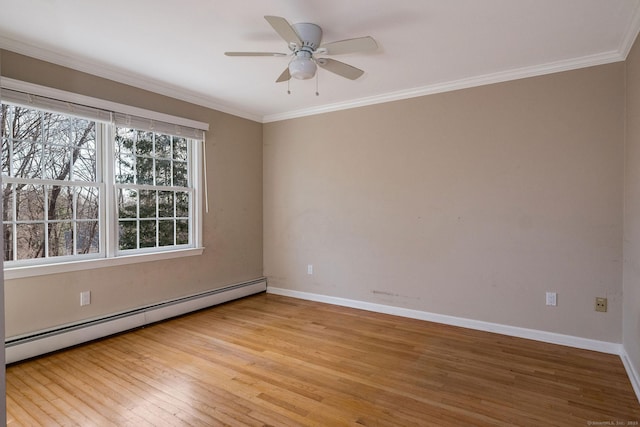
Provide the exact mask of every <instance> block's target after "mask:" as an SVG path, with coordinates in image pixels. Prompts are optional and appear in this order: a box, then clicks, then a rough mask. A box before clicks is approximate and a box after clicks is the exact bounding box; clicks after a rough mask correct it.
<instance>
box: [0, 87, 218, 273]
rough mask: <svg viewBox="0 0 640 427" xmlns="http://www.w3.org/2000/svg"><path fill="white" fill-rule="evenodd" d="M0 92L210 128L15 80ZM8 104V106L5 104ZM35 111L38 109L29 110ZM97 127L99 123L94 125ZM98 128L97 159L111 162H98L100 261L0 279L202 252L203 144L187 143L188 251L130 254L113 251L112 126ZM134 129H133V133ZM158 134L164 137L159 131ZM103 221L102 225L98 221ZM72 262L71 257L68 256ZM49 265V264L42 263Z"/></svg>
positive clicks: (35, 268)
mask: <svg viewBox="0 0 640 427" xmlns="http://www.w3.org/2000/svg"><path fill="white" fill-rule="evenodd" d="M0 87H2V88H6V89H11V90H16V91H20V92H25V93H30V94H33V95H38V96H43V97H47V98H51V99H56V100H60V101H64V102H69V103H74V104H78V105H85V106H90V107H95V108H99V109H104V110H109V111H115V112H117V113H118V114H124V115H128V114H130V115H132V116H136V117H143V118H145V119H148V120H150V121H158V122H164V123H171V124H173V125H175V126H176V127H179V126H185V127H189V128H194V129H200V130H202V131H203V132H204V131H207V130H208V129H209V125H208V124H207V123H202V122H197V121H194V120H190V119H185V118H181V117H175V116H170V115H167V114H164V113H158V112H154V111H149V110H144V109H140V108H137V107H131V106H127V105H124V104H118V103H114V102H111V101H105V100H101V99H98V98H92V97H88V96H84V95H78V94H74V93H71V92H66V91H61V90H58V89H53V88H48V87H45V86H40V85H35V84H32V83H26V82H22V81H19V80H14V79H9V78H6V77H0ZM1 99H2V93H1V92H0V100H1ZM7 102H8V103H12V102H11V101H7ZM34 108H38V107H34ZM98 124H100V123H99V122H98ZM99 127H103V128H104V133H105V135H104V139H103V141H104V142H105V143H103V144H98V145H99V146H100V145H101V147H99V149H100V150H101V151H100V153H99V154H98V158H102V159H111V161H106V160H103V161H102V162H101V163H102V164H101V165H98V168H100V169H101V174H102V182H101V183H98V185H99V186H100V188H101V190H102V195H103V197H102V198H101V200H100V202H101V203H102V205H101V213H100V216H101V223H100V231H101V236H100V237H101V242H100V245H101V254H100V255H98V254H96V255H97V256H100V258H88V257H87V258H84V257H83V258H82V259H73V260H67V259H69V257H66V258H65V260H62V261H61V260H58V259H57V257H56V258H45V259H44V260H45V261H43V262H44V263H38V264H35V265H34V264H31V263H28V262H27V263H21V264H20V265H16V266H11V267H8V268H6V267H5V269H4V278H5V279H7V280H10V279H18V278H23V277H32V276H42V275H48V274H57V273H65V272H71V271H81V270H88V269H94V268H104V267H112V266H118V265H126V264H134V263H141V262H149V261H159V260H166V259H173V258H182V257H187V256H195V255H201V254H202V253H203V251H204V247H203V246H202V217H203V209H202V208H203V206H202V205H203V200H202V199H203V191H202V190H203V189H204V188H206V186H205V185H204V178H203V144H204V138H203V141H202V143H200V141H197V140H195V141H190V145H191V150H190V156H191V158H190V162H191V167H192V172H191V173H192V175H191V179H192V183H191V185H192V187H193V190H192V191H193V197H192V198H191V206H190V209H192V221H191V222H192V224H191V227H192V230H191V232H192V234H191V239H192V245H191V246H190V247H188V248H180V249H173V248H172V249H162V248H150V249H145V250H142V249H139V250H130V251H118V248H117V240H118V239H117V233H118V226H117V223H118V218H117V206H116V204H115V197H116V186H115V182H114V175H113V174H114V171H113V167H114V161H113V158H114V157H113V155H114V141H115V135H114V126H109V125H101V126H99ZM135 127H136V126H135V125H133V126H132V128H135ZM157 132H158V133H163V132H162V131H161V130H158V131H157ZM102 218H104V220H102ZM73 258H75V257H73ZM47 261H49V262H47Z"/></svg>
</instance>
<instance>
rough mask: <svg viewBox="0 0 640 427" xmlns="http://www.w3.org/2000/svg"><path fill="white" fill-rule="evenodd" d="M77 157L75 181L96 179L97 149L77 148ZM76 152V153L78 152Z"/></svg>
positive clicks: (74, 172) (74, 166)
mask: <svg viewBox="0 0 640 427" xmlns="http://www.w3.org/2000/svg"><path fill="white" fill-rule="evenodd" d="M76 153H77V155H76V157H75V158H74V159H73V177H72V179H73V180H74V181H89V182H95V181H96V152H95V150H88V149H80V150H76ZM76 153H74V155H75V154H76Z"/></svg>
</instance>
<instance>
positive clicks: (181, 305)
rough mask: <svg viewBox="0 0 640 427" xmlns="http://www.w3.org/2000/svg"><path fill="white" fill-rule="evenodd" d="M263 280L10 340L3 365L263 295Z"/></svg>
mask: <svg viewBox="0 0 640 427" xmlns="http://www.w3.org/2000/svg"><path fill="white" fill-rule="evenodd" d="M266 289H267V281H266V279H265V278H260V279H256V280H251V281H248V282H243V283H237V284H234V285H229V286H226V287H224V288H220V289H214V290H211V291H208V292H202V293H199V294H194V295H189V296H186V297H182V298H176V299H173V300H169V301H164V302H161V303H158V304H152V305H149V306H144V307H139V308H136V309H133V310H128V311H126V312H122V313H115V314H111V315H109V316H104V317H100V318H96V319H89V320H84V321H82V322H76V323H73V324H68V325H63V326H60V327H57V328H52V329H47V330H44V331H38V332H33V333H30V334H26V335H21V336H18V337H10V338H8V339H7V341H6V342H5V355H6V363H14V362H18V361H20V360H25V359H29V358H32V357H36V356H40V355H43V354H46V353H50V352H52V351H56V350H60V349H63V348H67V347H71V346H74V345H78V344H82V343H84V342H88V341H92V340H95V339H98V338H103V337H106V336H109V335H113V334H117V333H120V332H124V331H128V330H130V329H135V328H139V327H141V326H144V325H149V324H151V323H155V322H159V321H161V320H165V319H169V318H171V317H175V316H179V315H182V314H186V313H190V312H192V311H196V310H200V309H203V308H207V307H211V306H214V305H218V304H222V303H224V302H227V301H232V300H234V299H238V298H242V297H245V296H249V295H253V294H257V293H260V292H264V291H265V290H266Z"/></svg>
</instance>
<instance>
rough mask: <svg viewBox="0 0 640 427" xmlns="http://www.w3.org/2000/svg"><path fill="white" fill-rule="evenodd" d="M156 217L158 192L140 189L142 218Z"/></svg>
mask: <svg viewBox="0 0 640 427" xmlns="http://www.w3.org/2000/svg"><path fill="white" fill-rule="evenodd" d="M155 217H156V192H155V191H153V190H140V218H155Z"/></svg>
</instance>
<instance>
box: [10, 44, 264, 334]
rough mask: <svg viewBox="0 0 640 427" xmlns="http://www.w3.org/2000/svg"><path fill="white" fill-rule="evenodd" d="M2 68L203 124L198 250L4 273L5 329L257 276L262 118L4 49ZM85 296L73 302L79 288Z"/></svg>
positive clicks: (20, 329)
mask: <svg viewBox="0 0 640 427" xmlns="http://www.w3.org/2000/svg"><path fill="white" fill-rule="evenodd" d="M0 53H1V54H2V75H3V76H6V77H10V78H14V79H19V80H23V81H27V82H33V83H37V84H41V85H45V86H49V87H54V88H58V89H62V90H67V91H71V92H75V93H80V94H83V95H88V96H94V97H98V98H103V99H107V100H110V101H115V102H120V103H125V104H129V105H133V106H136V107H141V108H147V109H150V110H155V111H160V112H163V113H168V114H173V115H177V116H182V117H187V118H190V119H194V120H199V121H203V122H207V123H209V124H210V129H211V130H210V131H209V132H208V133H207V163H208V184H209V202H210V207H211V209H210V211H209V213H208V214H205V215H204V238H203V241H204V246H205V247H206V250H205V252H204V254H203V255H202V256H194V257H188V258H181V259H177V260H168V261H161V262H149V263H142V264H137V265H128V266H122V267H111V268H104V269H96V270H87V271H81V272H75V273H68V274H57V275H50V276H42V277H33V278H25V279H19V280H9V281H7V282H6V284H5V293H6V307H5V315H6V332H7V336H8V337H11V336H15V335H19V334H23V333H27V332H32V331H36V330H40V329H43V328H48V327H52V326H56V325H61V324H65V323H68V322H73V321H78V320H82V319H87V318H92V317H96V316H101V315H104V314H109V313H114V312H118V311H122V310H126V309H130V308H135V307H139V306H142V305H146V304H150V303H155V302H160V301H164V300H167V299H171V298H175V297H180V296H185V295H189V294H193V293H197V292H202V291H206V290H210V289H215V288H220V287H223V286H225V285H229V284H233V283H237V282H241V281H244V280H249V279H254V278H257V277H261V276H262V270H263V269H262V125H261V124H260V123H256V122H252V121H249V120H245V119H241V118H238V117H234V116H231V115H228V114H224V113H221V112H218V111H214V110H211V109H207V108H204V107H200V106H196V105H193V104H189V103H186V102H182V101H178V100H175V99H171V98H168V97H164V96H161V95H157V94H153V93H150V92H147V91H144V90H141V89H136V88H133V87H130V86H125V85H122V84H118V83H115V82H113V81H109V80H106V79H102V78H98V77H95V76H91V75H88V74H84V73H80V72H77V71H72V70H69V69H66V68H63V67H60V66H57V65H53V64H50V63H46V62H42V61H38V60H35V59H31V58H27V57H24V56H21V55H17V54H15V53H11V52H8V51H0ZM83 290H91V291H92V295H91V296H92V303H91V305H89V306H85V307H80V306H79V293H80V291H83Z"/></svg>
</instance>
